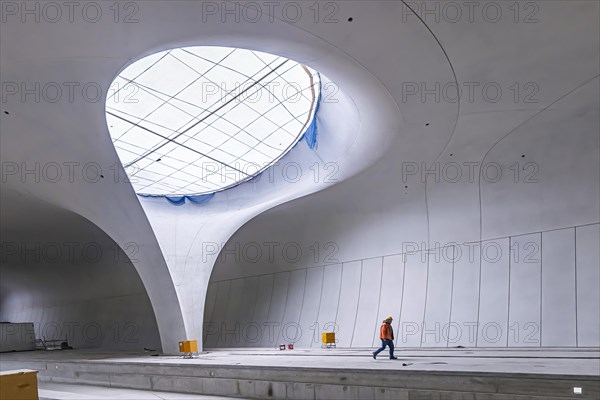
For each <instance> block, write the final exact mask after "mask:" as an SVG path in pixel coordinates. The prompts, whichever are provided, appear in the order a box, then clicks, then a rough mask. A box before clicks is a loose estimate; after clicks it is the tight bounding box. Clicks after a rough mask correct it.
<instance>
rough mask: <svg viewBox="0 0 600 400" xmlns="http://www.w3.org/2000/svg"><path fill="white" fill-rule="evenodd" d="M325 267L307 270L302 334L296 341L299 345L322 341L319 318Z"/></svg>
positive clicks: (301, 321)
mask: <svg viewBox="0 0 600 400" xmlns="http://www.w3.org/2000/svg"><path fill="white" fill-rule="evenodd" d="M323 271H324V268H323V267H317V268H309V269H308V270H307V271H306V289H305V293H304V302H303V304H302V310H300V311H301V314H300V329H302V335H301V336H300V338H299V339H298V341H297V342H296V346H297V347H311V345H312V344H313V343H315V344H317V343H319V342H320V341H321V336H320V329H319V328H318V326H317V325H316V324H317V318H318V314H319V305H320V303H321V296H322V293H323V290H322V289H323Z"/></svg>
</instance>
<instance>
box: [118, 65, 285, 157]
mask: <svg viewBox="0 0 600 400" xmlns="http://www.w3.org/2000/svg"><path fill="white" fill-rule="evenodd" d="M287 62H288V60H285V61H284V62H282V63H281V64H279V65H278V66H277V67H275V68H274V69H273V70H271V71H269V72H268V73H267V74H266V75H265V76H263V77H262V78H261V79H259V80H258V81H257V82H255V83H253V84H252V85H251V86H250V87H249V88H248V89H246V90H244V91H242V92H240V93H239V94H238V95H236V96H235V97H233V98H232V99H231V100H228V101H227V102H226V103H225V104H223V105H222V106H220V107H218V108H217V109H216V110H214V111H213V112H212V113H210V114H209V115H207V116H206V117H203V118H201V119H199V120H198V122H196V123H195V124H193V125H192V126H190V127H189V128H186V129H184V130H183V131H182V132H181V133H179V134H178V135H175V137H174V138H173V139H172V140H175V139H177V138H178V137H180V136H181V135H183V134H185V133H186V132H188V131H190V130H191V129H193V128H194V127H196V126H197V125H198V124H200V123H201V122H204V121H205V120H206V119H208V118H209V117H210V116H212V115H214V114H215V113H216V112H218V111H219V110H221V109H223V108H224V107H226V106H227V105H229V104H230V103H231V102H232V101H234V100H236V99H237V98H238V97H240V96H241V95H242V94H243V93H244V92H245V91H247V90H249V89H251V88H252V87H254V86H255V85H256V84H257V83H258V82H260V81H262V80H264V79H265V78H266V77H268V76H269V75H271V74H272V73H273V72H274V71H276V70H277V69H278V68H280V67H281V66H283V65H284V64H285V63H287ZM165 144H166V143H165ZM165 144H163V145H162V146H159V147H158V148H156V149H154V150H152V151H150V152H148V153H147V154H145V155H143V156H141V157H139V158H138V159H136V160H134V161H132V162H130V163H129V164H128V166H129V165H131V164H135V163H136V162H138V161H139V160H141V159H143V158H145V157H147V156H149V155H150V154H152V153H154V152H156V151H157V150H158V149H160V148H161V147H163V146H164V145H165Z"/></svg>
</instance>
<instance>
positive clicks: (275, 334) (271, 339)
mask: <svg viewBox="0 0 600 400" xmlns="http://www.w3.org/2000/svg"><path fill="white" fill-rule="evenodd" d="M289 281H290V273H289V272H281V273H278V274H275V278H274V281H273V293H272V296H271V301H270V302H269V313H268V317H267V321H266V322H265V327H264V330H263V335H262V340H261V346H262V347H273V346H275V345H276V344H277V340H278V338H279V336H280V332H281V322H282V321H283V315H284V312H285V305H286V303H287V295H288V284H289Z"/></svg>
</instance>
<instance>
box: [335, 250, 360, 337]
mask: <svg viewBox="0 0 600 400" xmlns="http://www.w3.org/2000/svg"><path fill="white" fill-rule="evenodd" d="M342 268H343V269H342V287H341V292H340V300H339V303H338V311H337V318H336V324H337V326H338V334H337V335H336V339H337V341H338V343H337V345H338V346H340V347H349V346H350V343H351V342H352V332H353V331H354V323H355V322H356V311H357V308H358V307H357V306H358V291H359V290H360V275H361V270H362V262H361V261H352V262H349V263H344V264H343V265H342Z"/></svg>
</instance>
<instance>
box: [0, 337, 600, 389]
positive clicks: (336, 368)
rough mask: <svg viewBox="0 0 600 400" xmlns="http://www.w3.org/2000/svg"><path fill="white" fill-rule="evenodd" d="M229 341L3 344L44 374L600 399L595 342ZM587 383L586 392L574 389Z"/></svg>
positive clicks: (179, 385)
mask: <svg viewBox="0 0 600 400" xmlns="http://www.w3.org/2000/svg"><path fill="white" fill-rule="evenodd" d="M371 351H372V349H328V350H321V349H312V350H291V351H290V350H285V351H279V350H271V349H228V350H215V351H208V352H206V353H203V354H201V355H200V356H199V358H197V359H193V360H184V359H182V358H181V357H176V356H151V355H149V354H123V353H120V354H115V353H99V352H92V351H81V350H79V351H78V350H73V351H53V352H42V351H35V352H24V353H6V354H2V355H0V369H15V368H30V369H37V370H39V371H40V373H39V377H40V380H41V381H42V382H52V383H77V384H87V385H97V386H105V387H111V388H127V389H137V390H152V391H162V392H179V393H190V394H203V395H217V396H230V397H238V398H240V397H241V398H260V399H267V398H277V399H372V398H373V399H395V400H396V399H397V400H402V399H406V400H413V399H475V400H480V399H485V400H496V399H513V400H525V399H531V400H533V399H538V400H541V399H596V400H597V399H600V378H599V376H600V350H599V349H539V348H538V349H519V350H516V349H488V350H486V349H440V350H431V349H427V350H426V349H408V350H399V351H397V352H396V355H397V356H398V357H399V359H398V360H389V359H387V358H385V356H384V354H383V353H382V354H381V355H380V357H379V359H378V360H373V359H372V358H371V354H370V352H371ZM574 388H581V390H582V394H580V395H578V394H574Z"/></svg>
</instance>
